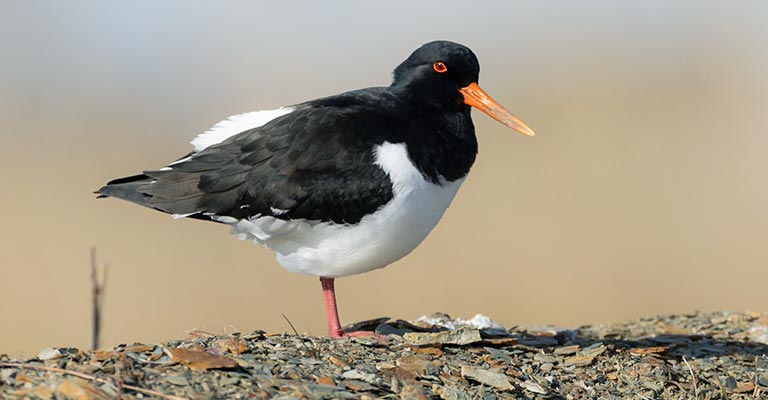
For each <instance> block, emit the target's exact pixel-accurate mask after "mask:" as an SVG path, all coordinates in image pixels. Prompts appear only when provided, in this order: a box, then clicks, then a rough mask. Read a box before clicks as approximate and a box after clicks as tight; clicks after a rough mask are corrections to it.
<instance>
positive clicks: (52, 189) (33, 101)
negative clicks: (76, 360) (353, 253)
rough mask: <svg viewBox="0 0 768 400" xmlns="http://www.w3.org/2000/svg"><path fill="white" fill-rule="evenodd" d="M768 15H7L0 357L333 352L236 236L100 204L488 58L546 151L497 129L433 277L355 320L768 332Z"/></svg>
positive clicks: (489, 132) (118, 9) (98, 8)
mask: <svg viewBox="0 0 768 400" xmlns="http://www.w3.org/2000/svg"><path fill="white" fill-rule="evenodd" d="M767 20H768V3H765V2H758V1H753V2H749V1H743V2H727V3H725V2H702V1H682V2H663V1H650V2H622V3H619V2H610V1H605V2H578V3H576V2H569V1H562V2H559V3H558V2H546V4H544V3H541V2H536V1H528V2H520V1H517V2H507V1H499V2H483V3H467V2H459V1H428V2H410V1H409V2H406V1H401V2H378V3H375V4H374V3H366V4H362V3H359V2H346V3H336V4H335V5H328V4H325V2H320V3H318V2H307V3H305V4H303V5H301V6H298V5H277V4H273V3H270V4H255V2H250V1H249V2H240V3H236V2H227V3H226V5H224V3H219V2H190V1H178V2H173V1H168V2H159V3H158V2H149V1H143V2H142V1H138V2H130V3H125V4H122V3H121V4H118V3H114V2H110V3H104V2H97V1H93V2H87V1H71V2H67V3H66V5H65V4H64V3H51V2H43V1H25V2H15V4H13V5H11V4H6V5H4V7H3V10H2V13H1V14H0V57H1V58H2V60H0V127H1V128H0V137H1V139H2V146H0V162H2V164H0V184H1V185H2V191H1V192H0V210H2V213H3V216H2V228H0V246H1V247H0V313H1V315H2V317H0V353H10V354H12V355H21V354H30V353H31V354H34V353H35V352H37V351H38V350H39V349H40V348H42V347H45V346H50V345H61V346H63V345H73V346H83V347H84V346H87V345H88V342H89V317H90V315H89V312H90V308H89V281H88V276H89V247H90V246H91V245H95V246H98V249H99V254H100V256H101V257H102V259H103V260H105V261H107V262H108V263H109V265H110V271H109V282H108V287H107V292H106V303H105V321H104V323H105V326H104V346H105V347H107V346H112V345H114V344H116V343H120V342H132V341H160V340H164V339H169V338H174V337H180V336H183V335H184V332H185V331H186V330H188V329H191V328H199V329H204V330H208V331H212V332H222V331H224V330H231V329H235V328H236V329H239V330H241V331H250V330H254V329H265V330H268V331H273V332H283V331H287V330H289V328H288V326H287V324H286V323H285V322H284V321H283V318H282V317H281V315H280V314H281V313H284V314H286V315H287V316H288V317H289V318H290V319H291V320H292V321H293V323H294V324H295V325H296V327H297V329H299V330H300V331H302V332H310V333H312V334H320V335H322V334H325V315H324V311H323V306H322V296H321V293H320V285H319V283H318V282H317V281H316V280H315V279H313V278H309V277H305V276H300V275H293V274H290V273H288V272H285V271H283V270H282V269H281V268H280V267H279V266H278V265H277V263H276V262H275V261H274V259H273V256H272V254H271V253H270V252H268V251H266V250H264V249H262V248H259V247H256V246H253V245H252V244H250V243H248V242H241V241H238V240H236V239H234V238H232V237H231V236H229V235H228V234H227V229H226V228H225V227H223V226H219V225H215V224H210V223H203V222H199V221H192V220H180V221H174V220H172V219H171V218H170V217H169V216H166V215H163V214H160V213H156V212H151V211H149V210H146V209H143V208H140V207H138V206H134V205H131V204H128V203H125V202H121V201H118V200H96V199H95V197H94V196H93V195H92V194H91V192H92V191H93V190H95V189H97V188H98V187H99V186H100V185H101V184H103V183H105V182H106V181H107V180H109V179H112V178H115V177H121V176H126V175H129V174H133V173H136V172H140V171H141V170H142V169H144V168H155V167H160V166H163V165H164V164H165V163H167V162H169V161H171V160H174V159H175V158H176V157H178V156H181V155H183V154H185V152H187V151H188V150H189V149H190V146H189V144H188V142H189V140H190V139H192V137H194V136H195V135H196V134H198V133H200V132H202V131H204V130H206V129H207V128H208V127H210V126H211V125H212V124H214V123H215V122H217V121H219V120H221V119H223V118H225V117H227V116H228V115H231V114H236V113H241V112H246V111H250V110H258V109H270V108H275V107H278V106H281V105H287V104H292V103H296V102H300V101H303V100H306V99H312V98H315V97H320V96H324V95H329V94H334V93H338V92H341V91H344V90H349V89H355V88H360V87H366V86H376V85H386V84H388V83H389V79H390V73H391V70H392V69H393V68H394V67H395V66H396V65H397V64H398V63H399V62H400V61H401V60H402V59H404V58H405V57H406V56H407V55H408V54H409V53H410V52H411V51H412V50H413V49H415V48H416V47H417V46H419V45H421V44H422V43H424V42H427V41H430V40H434V39H450V40H454V41H458V42H461V43H464V44H466V45H468V46H470V47H471V48H472V49H474V50H475V52H476V53H477V55H478V57H479V58H480V62H481V65H482V73H481V83H482V85H483V87H484V88H485V89H486V90H488V91H489V92H490V93H491V94H493V95H494V97H495V98H496V99H497V100H499V101H500V102H501V103H503V104H505V105H506V106H507V107H508V108H509V109H510V110H512V111H513V112H515V113H516V114H517V115H519V116H520V117H521V118H522V119H523V120H524V121H526V122H527V123H528V124H529V125H531V126H532V127H533V128H534V129H535V130H536V132H537V133H538V135H537V136H536V137H535V138H525V137H523V136H521V135H516V134H514V133H512V132H511V131H509V130H507V129H505V128H504V127H503V126H501V125H500V124H497V123H495V122H494V121H492V120H490V119H489V118H487V117H486V116H484V115H483V114H480V113H478V112H475V113H474V116H475V124H476V126H477V130H478V136H479V141H480V156H479V159H478V162H477V164H476V165H475V167H474V169H473V171H472V173H471V175H470V178H469V179H468V180H467V182H466V184H465V185H464V187H463V188H462V190H461V191H460V192H459V195H458V197H457V199H456V201H455V203H454V205H453V206H452V208H451V209H450V210H449V212H448V213H447V214H446V217H445V218H444V220H443V222H441V224H440V225H439V226H438V228H437V229H436V230H435V232H434V233H433V234H432V235H431V236H430V237H429V238H428V239H427V240H426V242H425V243H424V244H423V245H422V246H421V247H420V248H419V249H417V250H416V251H415V252H414V253H413V254H412V255H411V256H410V257H408V258H406V259H404V260H402V261H400V262H398V263H396V264H394V265H392V266H390V267H389V268H387V269H384V270H380V271H376V272H372V273H370V274H365V275H363V276H358V277H353V278H348V279H343V280H341V281H339V282H338V283H337V288H338V292H339V293H338V295H339V301H340V312H341V316H342V319H343V320H345V321H347V322H349V321H355V320H361V319H367V318H373V317H378V316H383V315H387V316H391V317H395V318H406V319H412V318H416V317H419V316H421V315H424V314H428V313H431V312H434V311H443V312H447V313H450V314H451V315H454V316H462V317H471V316H473V315H474V314H475V313H485V314H488V315H490V316H491V317H493V318H494V319H496V320H497V321H499V322H501V323H503V324H506V325H515V324H524V323H554V324H560V325H567V326H576V325H580V324H590V323H600V322H607V321H617V320H623V319H632V318H636V317H640V316H644V315H653V314H662V313H678V312H687V311H693V310H696V309H704V310H707V309H733V310H744V309H752V310H761V311H765V310H768V296H767V295H766V294H765V291H766V288H767V287H768V285H767V284H766V282H768V232H767V231H766V228H767V227H768V211H767V210H766V207H767V205H768V185H767V183H768V157H766V154H767V153H768V113H767V112H766V111H768V78H766V71H768V24H766V23H765V22H766V21H767Z"/></svg>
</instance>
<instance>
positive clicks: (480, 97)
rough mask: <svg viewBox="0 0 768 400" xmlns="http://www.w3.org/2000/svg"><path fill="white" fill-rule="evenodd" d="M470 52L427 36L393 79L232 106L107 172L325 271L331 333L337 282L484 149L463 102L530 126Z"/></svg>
mask: <svg viewBox="0 0 768 400" xmlns="http://www.w3.org/2000/svg"><path fill="white" fill-rule="evenodd" d="M479 73H480V64H479V62H478V59H477V57H476V56H475V54H474V53H473V52H472V50H470V49H469V48H468V47H466V46H464V45H461V44H458V43H455V42H451V41H445V40H439V41H432V42H429V43H426V44H424V45H422V46H420V47H419V48H417V49H416V50H415V51H413V52H412V53H411V54H410V56H408V57H407V58H406V59H405V61H403V62H402V63H400V64H399V65H398V66H397V67H396V68H395V69H394V72H393V78H392V81H391V84H390V85H389V86H382V87H370V88H366V89H359V90H353V91H349V92H345V93H341V94H337V95H333V96H329V97H323V98H319V99H316V100H310V101H306V102H303V103H298V104H295V105H291V106H287V107H283V108H278V109H274V110H263V111H254V112H249V113H245V114H239V115H234V116H232V117H229V118H228V119H226V120H224V121H222V122H219V123H218V124H216V125H214V126H213V127H212V128H211V129H209V130H208V131H205V132H204V133H202V134H200V135H198V136H197V137H195V138H194V139H193V140H192V142H191V144H192V147H193V149H192V151H191V152H190V153H189V154H187V155H185V156H183V157H181V158H178V159H176V161H174V162H171V163H169V164H168V165H166V166H165V167H162V168H159V169H154V170H145V171H144V172H142V173H140V174H137V175H132V176H128V177H124V178H119V179H114V180H112V181H109V182H108V183H107V184H106V185H104V186H103V187H101V188H100V189H99V190H98V191H97V192H96V194H98V195H99V197H100V198H101V197H114V198H117V199H122V200H126V201H129V202H131V203H135V204H138V205H141V206H144V207H147V208H151V209H155V210H158V211H161V212H163V213H167V214H171V215H172V216H173V217H174V218H176V219H180V218H190V219H199V220H206V221H213V222H217V223H220V224H226V225H229V226H231V233H232V234H233V235H234V236H235V237H237V238H239V239H244V240H250V241H253V242H254V243H256V244H260V245H263V246H264V247H266V248H268V249H270V250H272V251H274V252H275V254H276V259H277V262H278V263H279V264H280V265H281V266H282V267H283V268H285V269H286V270H288V271H291V272H296V273H301V274H305V275H309V276H314V277H319V279H320V283H321V287H322V291H323V296H324V300H325V311H326V316H327V321H328V335H329V337H330V338H332V339H341V338H347V337H355V336H369V335H373V336H376V334H375V333H373V332H366V331H357V332H346V331H344V329H342V327H341V324H340V321H339V314H338V308H337V304H336V292H335V279H338V278H342V277H346V276H350V275H356V274H361V273H364V272H369V271H372V270H375V269H379V268H383V267H386V266H387V265H389V264H391V263H393V262H395V261H397V260H399V259H401V258H402V257H404V256H406V255H408V254H409V253H410V252H411V251H412V250H414V249H415V248H416V247H417V246H418V245H419V244H420V243H421V242H422V241H423V240H424V239H425V238H426V237H427V235H428V234H429V233H430V232H431V231H432V229H433V228H434V227H435V226H436V225H437V223H438V222H439V221H440V219H441V218H442V216H443V214H444V213H445V211H446V209H447V208H448V207H449V205H450V204H451V202H452V200H453V199H454V196H455V195H456V193H457V191H458V190H459V187H460V186H461V185H462V183H463V182H464V180H465V178H466V177H467V174H468V173H469V171H470V168H471V167H472V165H473V163H474V162H475V158H476V156H477V152H478V142H477V137H476V136H475V128H474V125H473V122H472V118H471V113H470V110H471V108H476V109H478V110H480V111H482V112H483V113H485V114H487V115H488V116H490V117H491V118H493V119H495V120H496V121H498V122H500V123H502V124H504V125H506V126H507V127H509V128H511V129H512V130H514V131H516V132H518V133H521V134H523V135H527V136H533V135H534V132H533V130H531V128H529V127H528V126H527V125H526V124H525V123H523V122H522V121H521V120H520V119H518V118H517V117H516V116H514V115H513V114H511V113H510V112H509V111H507V110H506V109H505V108H504V107H503V106H501V105H500V104H499V103H497V102H496V101H495V100H494V99H493V98H492V97H491V96H490V95H489V94H488V93H487V92H485V91H484V90H483V89H481V88H480V86H479V85H478V79H479Z"/></svg>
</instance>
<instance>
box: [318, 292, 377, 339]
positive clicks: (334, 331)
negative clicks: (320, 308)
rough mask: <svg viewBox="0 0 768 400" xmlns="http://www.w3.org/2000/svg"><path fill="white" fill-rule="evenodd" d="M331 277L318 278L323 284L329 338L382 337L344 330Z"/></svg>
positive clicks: (373, 333) (371, 333)
mask: <svg viewBox="0 0 768 400" xmlns="http://www.w3.org/2000/svg"><path fill="white" fill-rule="evenodd" d="M333 281H334V279H333V278H320V284H321V285H322V286H323V297H325V313H326V315H327V317H328V336H330V337H331V339H341V338H345V337H359V336H373V337H379V338H383V337H384V336H381V335H379V334H377V333H375V332H363V331H361V332H349V333H347V332H344V330H343V329H341V323H340V322H339V310H338V308H336V290H335V289H334V286H333Z"/></svg>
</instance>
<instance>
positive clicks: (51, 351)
mask: <svg viewBox="0 0 768 400" xmlns="http://www.w3.org/2000/svg"><path fill="white" fill-rule="evenodd" d="M61 357H64V355H63V354H61V352H60V351H59V349H57V348H55V347H47V348H45V349H43V350H41V351H40V352H39V353H37V359H38V360H41V361H46V360H54V359H57V358H61Z"/></svg>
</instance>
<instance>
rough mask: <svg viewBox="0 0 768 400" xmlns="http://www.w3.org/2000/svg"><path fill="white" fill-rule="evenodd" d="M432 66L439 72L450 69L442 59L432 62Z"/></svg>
mask: <svg viewBox="0 0 768 400" xmlns="http://www.w3.org/2000/svg"><path fill="white" fill-rule="evenodd" d="M432 68H434V69H435V71H437V73H439V74H442V73H443V72H446V71H448V67H446V66H445V64H443V63H442V62H441V61H438V62H436V63H434V64H432Z"/></svg>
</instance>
